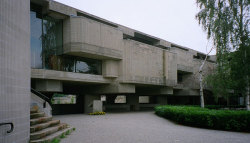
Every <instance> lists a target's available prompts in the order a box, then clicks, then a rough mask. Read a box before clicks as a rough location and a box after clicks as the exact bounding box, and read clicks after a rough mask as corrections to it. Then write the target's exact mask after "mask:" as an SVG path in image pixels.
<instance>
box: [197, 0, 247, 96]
mask: <svg viewBox="0 0 250 143" xmlns="http://www.w3.org/2000/svg"><path fill="white" fill-rule="evenodd" d="M196 3H197V5H198V7H199V8H200V11H199V12H198V14H197V15H196V19H197V20H198V21H199V24H201V25H202V27H203V29H204V30H205V31H206V32H207V36H208V39H210V38H211V39H213V43H214V46H215V47H216V56H217V68H216V71H215V73H214V74H213V75H212V76H210V77H209V78H208V81H209V82H210V85H212V87H213V90H214V93H216V94H219V95H226V96H227V95H228V93H229V92H228V91H229V89H232V90H233V91H235V93H237V92H238V93H242V94H243V95H244V94H245V95H246V92H245V91H246V89H249V82H250V81H249V78H248V77H249V75H250V40H249V27H250V26H249V23H250V0H197V1H196ZM248 95H249V92H248Z"/></svg>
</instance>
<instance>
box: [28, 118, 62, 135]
mask: <svg viewBox="0 0 250 143" xmlns="http://www.w3.org/2000/svg"><path fill="white" fill-rule="evenodd" d="M59 123H60V120H51V121H48V122H45V123H40V124H36V125H33V126H30V132H31V133H33V132H36V131H40V130H42V129H45V128H47V127H51V126H54V125H57V124H59Z"/></svg>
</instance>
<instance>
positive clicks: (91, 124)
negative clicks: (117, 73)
mask: <svg viewBox="0 0 250 143" xmlns="http://www.w3.org/2000/svg"><path fill="white" fill-rule="evenodd" d="M54 118H56V119H60V120H61V122H65V123H68V124H70V125H71V126H73V127H75V128H76V131H74V132H73V133H72V134H71V135H69V136H68V137H67V138H65V139H63V140H62V141H61V143H250V133H238V132H227V131H217V130H208V129H200V128H193V127H187V126H181V125H177V124H175V123H173V122H171V121H168V120H166V119H164V118H161V117H158V116H156V115H155V114H154V113H153V112H129V113H107V114H106V115H99V116H91V115H82V114H77V115H60V116H55V117H54Z"/></svg>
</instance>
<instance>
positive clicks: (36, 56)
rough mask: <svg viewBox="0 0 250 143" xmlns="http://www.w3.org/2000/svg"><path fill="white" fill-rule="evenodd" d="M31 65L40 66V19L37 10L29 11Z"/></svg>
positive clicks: (33, 66)
mask: <svg viewBox="0 0 250 143" xmlns="http://www.w3.org/2000/svg"><path fill="white" fill-rule="evenodd" d="M30 47H31V52H30V54H31V57H30V58H31V67H32V68H42V67H43V66H42V63H43V62H42V19H41V17H40V15H39V14H37V12H34V11H31V12H30Z"/></svg>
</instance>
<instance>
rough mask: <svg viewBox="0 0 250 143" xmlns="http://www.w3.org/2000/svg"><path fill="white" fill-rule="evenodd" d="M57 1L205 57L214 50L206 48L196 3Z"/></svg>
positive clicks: (191, 0) (185, 0) (172, 0)
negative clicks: (197, 18) (204, 54)
mask: <svg viewBox="0 0 250 143" xmlns="http://www.w3.org/2000/svg"><path fill="white" fill-rule="evenodd" d="M56 1H58V2H61V3H64V4H66V5H69V6H72V7H74V8H77V9H80V10H82V11H85V12H87V13H90V14H93V15H96V16H98V17H101V18H104V19H107V20H109V21H112V22H115V23H118V24H121V25H124V26H127V27H129V28H132V29H135V30H138V31H141V32H144V33H146V34H149V35H153V36H155V37H159V38H162V39H164V40H167V41H169V42H173V43H176V44H179V45H181V46H185V47H188V48H191V49H194V50H197V51H200V52H203V53H207V51H209V49H210V48H211V42H210V44H208V48H206V47H207V43H208V42H207V38H206V37H207V36H206V33H205V32H204V31H203V30H202V28H201V26H199V24H198V21H197V20H196V19H195V15H196V13H197V12H198V11H199V9H198V8H197V7H196V3H195V1H196V0H56ZM211 54H215V51H213V52H212V53H211Z"/></svg>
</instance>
